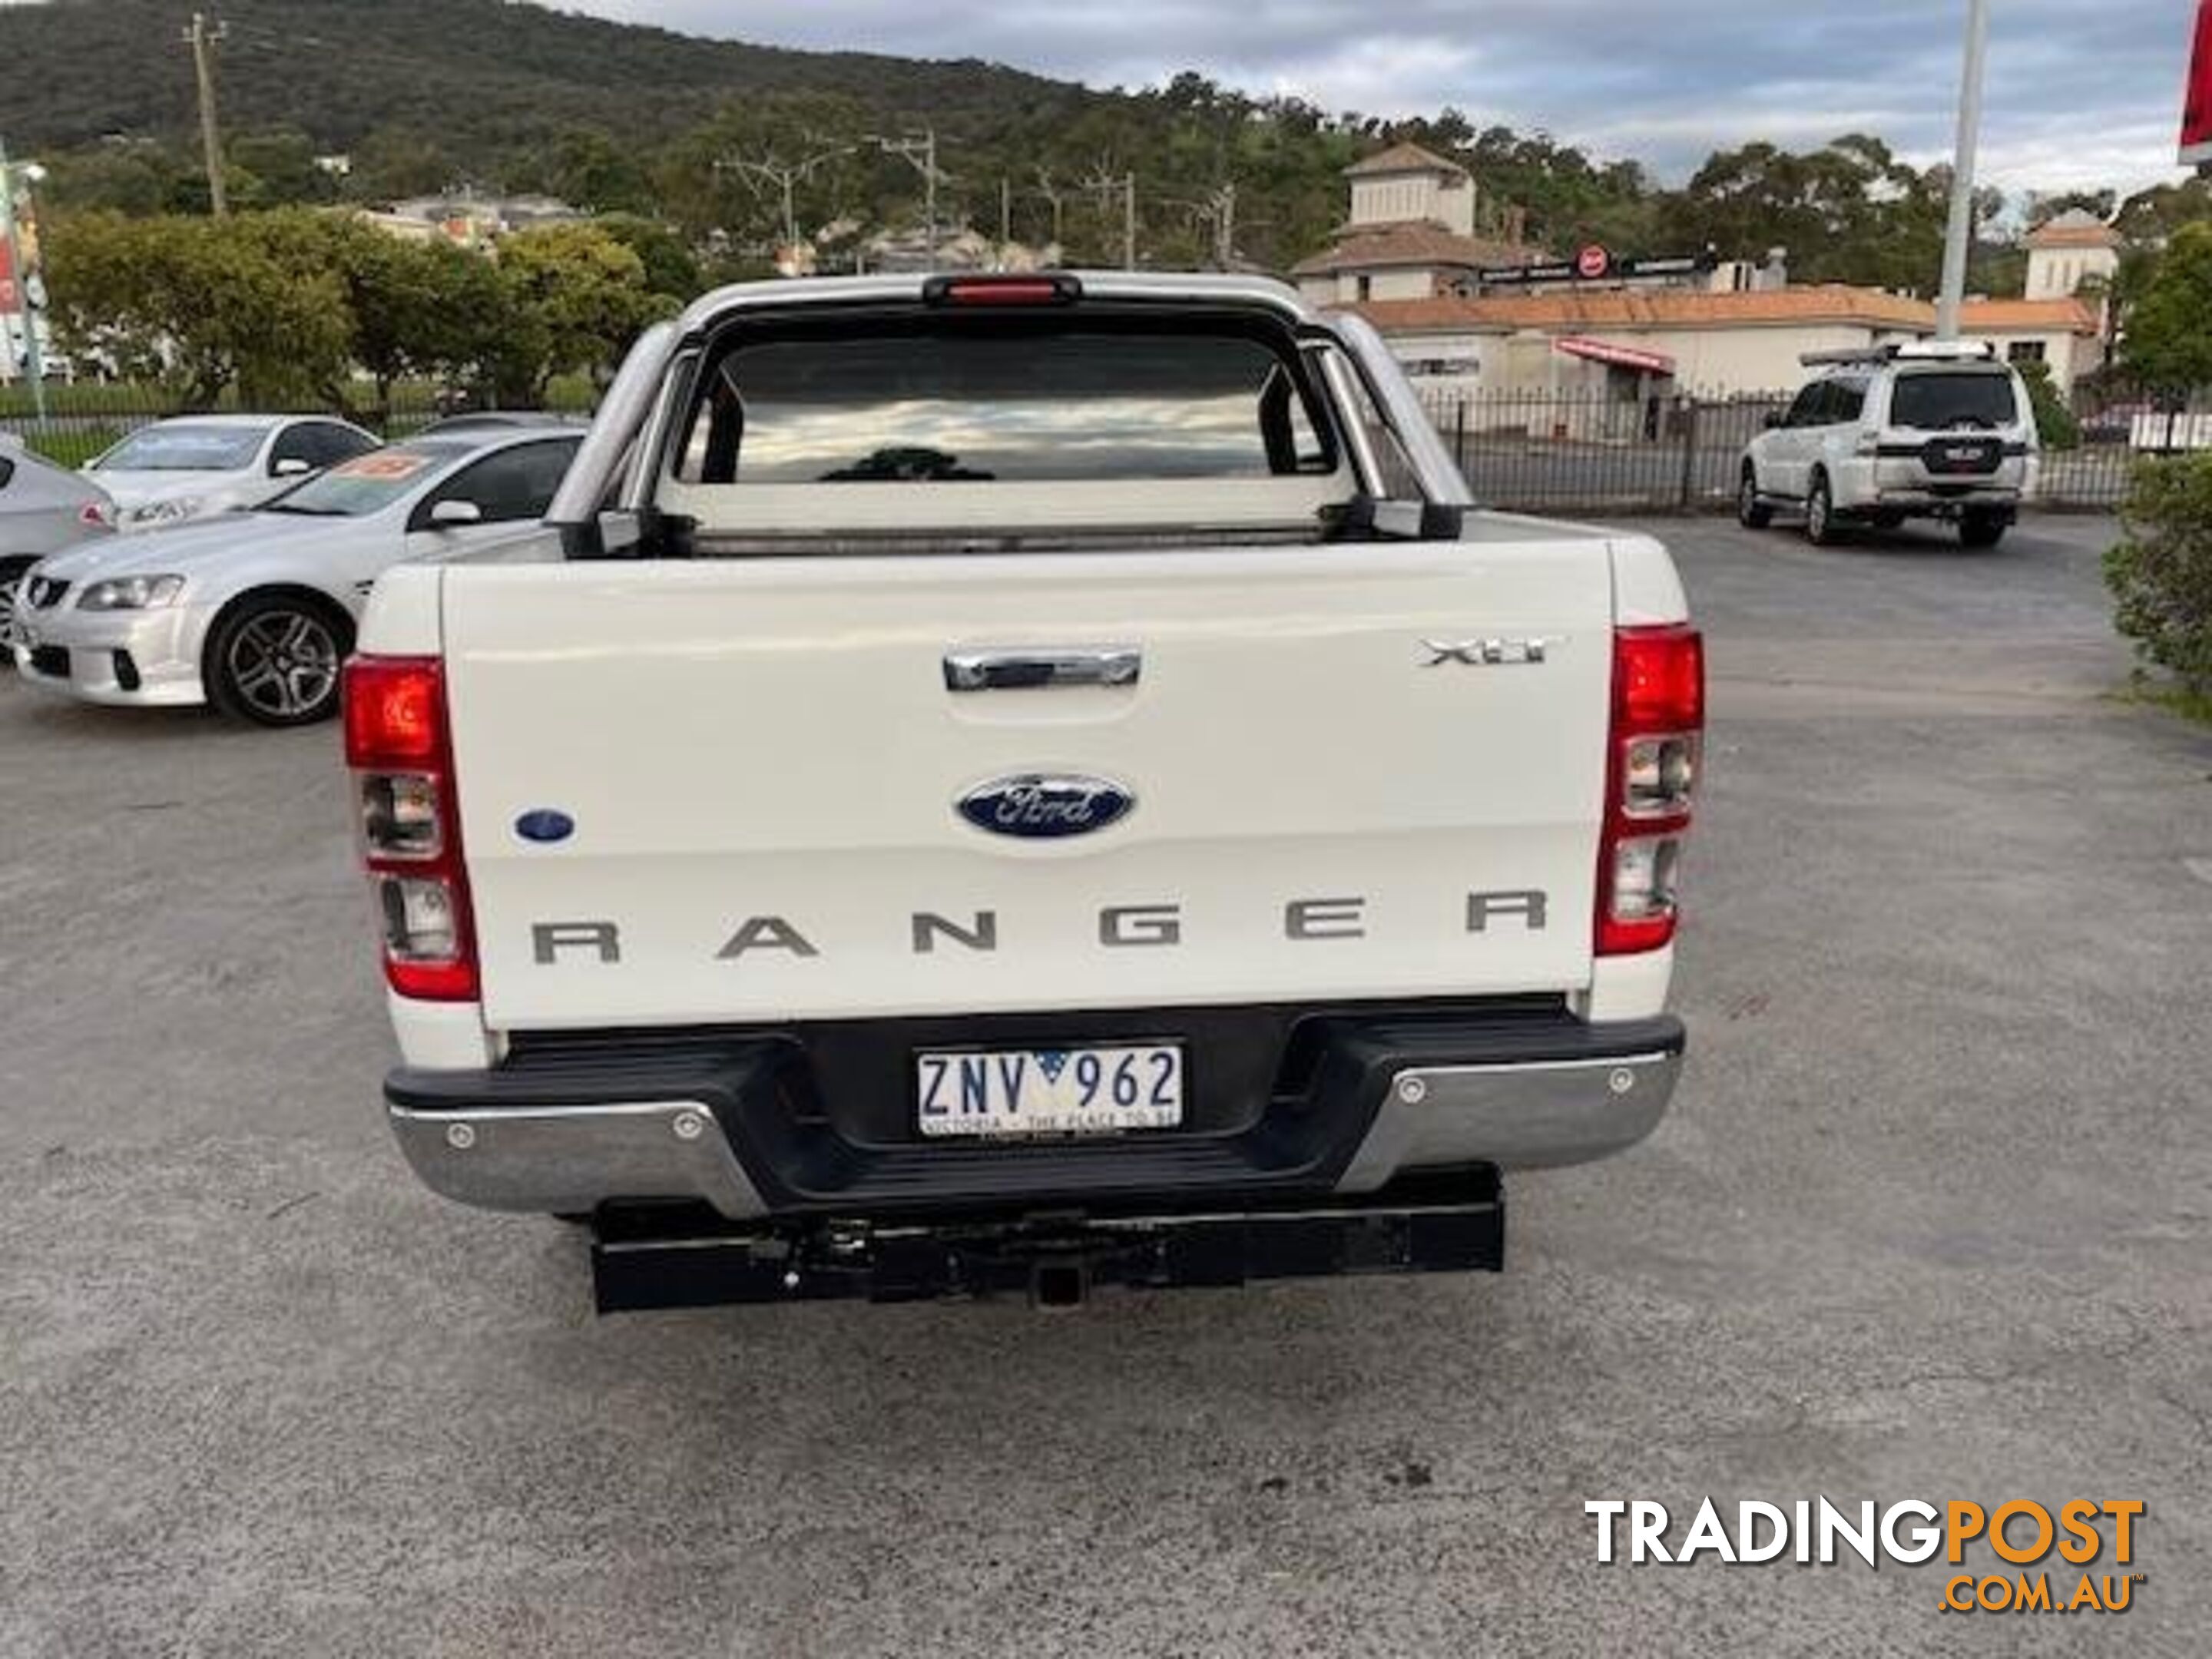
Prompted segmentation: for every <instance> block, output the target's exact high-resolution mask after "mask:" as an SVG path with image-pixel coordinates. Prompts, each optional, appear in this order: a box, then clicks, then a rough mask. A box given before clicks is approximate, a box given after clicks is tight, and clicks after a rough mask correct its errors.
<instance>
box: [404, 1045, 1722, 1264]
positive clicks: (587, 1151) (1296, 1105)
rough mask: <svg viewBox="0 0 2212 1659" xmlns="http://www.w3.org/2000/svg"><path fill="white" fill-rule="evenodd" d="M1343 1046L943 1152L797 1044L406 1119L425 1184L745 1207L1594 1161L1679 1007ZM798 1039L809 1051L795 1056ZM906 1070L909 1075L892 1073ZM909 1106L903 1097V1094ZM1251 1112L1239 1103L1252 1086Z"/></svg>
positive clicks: (1641, 1113)
mask: <svg viewBox="0 0 2212 1659" xmlns="http://www.w3.org/2000/svg"><path fill="white" fill-rule="evenodd" d="M1321 1024H1324V1025H1327V1026H1329V1027H1330V1028H1331V1035H1329V1036H1328V1040H1327V1042H1326V1044H1325V1048H1324V1051H1323V1058H1322V1060H1320V1061H1318V1062H1317V1063H1316V1064H1315V1065H1314V1066H1312V1067H1311V1068H1310V1076H1308V1077H1307V1079H1306V1080H1305V1081H1304V1083H1303V1084H1300V1085H1297V1086H1296V1088H1294V1089H1293V1091H1292V1092H1291V1093H1290V1094H1287V1095H1284V1094H1280V1093H1279V1094H1278V1095H1277V1096H1276V1097H1274V1098H1273V1100H1272V1101H1271V1102H1270V1103H1268V1105H1267V1109H1266V1110H1265V1112H1264V1113H1263V1114H1262V1115H1261V1117H1260V1118H1259V1119H1258V1120H1257V1121H1250V1120H1249V1112H1244V1113H1243V1114H1242V1115H1241V1116H1240V1118H1239V1121H1240V1122H1242V1123H1243V1125H1244V1127H1236V1128H1234V1129H1233V1130H1231V1131H1230V1132H1216V1133H1200V1134H1196V1135H1179V1134H1173V1133H1168V1134H1158V1135H1131V1136H1125V1137H1108V1138H1103V1139H1091V1140H1078V1141H1069V1142H1032V1143H1024V1144H1019V1145H1013V1146H1004V1147H988V1146H959V1147H954V1148H949V1149H948V1148H945V1147H942V1146H930V1145H920V1144H915V1143H914V1142H913V1140H912V1138H911V1137H910V1136H907V1137H901V1136H900V1135H899V1134H898V1133H897V1131H896V1127H884V1125H885V1123H886V1122H887V1120H886V1119H884V1118H883V1117H881V1116H878V1118H877V1119H876V1120H875V1123H876V1126H877V1127H875V1128H873V1129H872V1130H871V1129H866V1128H860V1129H856V1131H855V1133H854V1134H853V1135H852V1136H851V1137H850V1138H848V1137H847V1136H846V1135H845V1134H844V1133H842V1130H841V1128H840V1127H839V1125H838V1124H837V1123H836V1122H835V1121H831V1120H830V1118H829V1117H828V1116H825V1115H824V1111H823V1107H822V1106H821V1104H820V1103H818V1102H817V1103H814V1104H812V1105H807V1106H802V1105H800V1104H799V1102H802V1101H805V1100H810V1099H811V1098H812V1097H811V1095H809V1094H808V1093H807V1091H806V1090H805V1088H804V1087H803V1086H802V1087H800V1088H799V1093H798V1094H797V1095H791V1094H788V1093H787V1090H788V1089H789V1088H791V1087H792V1086H793V1085H791V1082H790V1079H792V1078H793V1076H794V1075H797V1076H799V1077H801V1078H802V1079H803V1077H804V1076H805V1060H804V1058H803V1056H799V1051H798V1050H797V1049H796V1048H794V1047H793V1044H791V1043H789V1042H760V1041H757V1040H752V1039H747V1038H744V1037H741V1036H710V1037H708V1038H703V1039H701V1040H699V1041H698V1042H696V1043H691V1042H687V1041H685V1040H683V1039H676V1040H667V1039H652V1038H647V1039H637V1040H631V1039H624V1038H621V1037H614V1038H611V1039H609V1040H608V1041H607V1042H605V1043H602V1044H596V1045H587V1046H586V1048H584V1049H583V1050H581V1051H579V1052H574V1053H569V1054H561V1055H556V1056H554V1057H552V1058H550V1059H541V1060H536V1061H534V1062H532V1063H528V1064H522V1065H513V1064H510V1065H508V1066H502V1067H500V1068H497V1069H495V1070H493V1071H490V1072H432V1071H421V1070H410V1069H403V1070H401V1071H399V1072H395V1073H392V1076H391V1077H390V1078H389V1079H386V1090H385V1092H386V1101H387V1109H388V1111H389V1113H390V1116H391V1121H392V1130H393V1133H394V1134H395V1135H396V1136H397V1137H398V1141H399V1145H400V1147H401V1150H402V1151H403V1152H404V1154H405V1156H406V1158H407V1161H408V1163H409V1164H411V1165H412V1166H413V1168H414V1170H415V1171H416V1174H417V1175H418V1176H420V1177H421V1178H422V1181H423V1182H424V1183H425V1184H427V1185H428V1187H430V1188H432V1189H433V1190H434V1191H435V1192H438V1193H440V1194H443V1195H444V1196H446V1197H447V1198H450V1199H453V1200H456V1201H458V1202H459V1203H463V1204H471V1205H475V1206H479V1207H483V1208H486V1209H494V1210H515V1211H535V1212H554V1213H562V1214H570V1213H574V1214H580V1213H582V1212H588V1211H592V1210H594V1209H597V1208H599V1206H602V1205H605V1204H619V1203H623V1202H626V1201H630V1200H690V1201H695V1202H699V1203H704V1204H707V1205H709V1206H712V1207H713V1208H714V1210H716V1211H718V1212H720V1214H722V1215H723V1216H725V1217H726V1218H729V1219H730V1220H732V1221H738V1222H744V1221H752V1220H757V1219H760V1218H764V1217H772V1216H791V1215H796V1214H812V1215H817V1216H843V1217H866V1216H876V1217H884V1216H888V1215H891V1214H908V1215H926V1214H933V1213H951V1212H977V1211H981V1210H990V1209H1000V1210H1018V1209H1023V1208H1026V1207H1032V1206H1037V1205H1040V1204H1042V1205H1044V1206H1048V1207H1069V1206H1073V1207H1074V1208H1077V1209H1083V1210H1088V1209H1091V1208H1093V1207H1097V1206H1113V1205H1130V1204H1136V1205H1146V1206H1153V1207H1155V1208H1159V1209H1164V1210H1170V1211H1172V1210H1182V1209H1188V1210H1194V1211H1197V1210H1209V1209H1219V1208H1221V1207H1222V1206H1224V1205H1225V1204H1226V1205H1229V1206H1234V1205H1235V1204H1237V1203H1238V1202H1241V1201H1245V1200H1250V1199H1254V1198H1257V1197H1261V1196H1267V1195H1297V1194H1307V1195H1313V1194H1330V1193H1334V1194H1342V1195H1345V1196H1346V1197H1357V1196H1359V1195H1363V1194H1373V1193H1376V1192H1378V1191H1380V1190H1381V1189H1382V1188H1385V1187H1388V1186H1389V1185H1390V1184H1391V1183H1392V1182H1397V1181H1399V1180H1401V1179H1402V1178H1404V1177H1407V1176H1412V1175H1415V1174H1418V1173H1419V1172H1421V1171H1424V1170H1443V1169H1464V1168H1467V1167H1469V1166H1472V1165H1476V1164H1489V1165H1493V1166H1495V1167H1498V1168H1500V1169H1509V1170H1510V1169H1516V1168H1521V1169H1525V1168H1534V1167H1543V1166H1549V1165H1558V1164H1581V1163H1587V1162H1589V1161H1591V1160H1593V1159H1595V1158H1605V1157H1607V1156H1609V1155H1611V1154H1613V1153H1614V1152H1621V1151H1623V1150H1625V1149H1626V1148H1627V1147H1629V1146H1634V1145H1635V1144H1636V1143H1637V1142H1638V1141H1639V1140H1641V1139H1644V1137H1645V1136H1646V1135H1648V1134H1650V1133H1651V1131H1652V1130H1653V1129H1654V1128H1655V1127H1657V1125H1658V1123H1659V1121H1660V1119H1661V1118H1662V1116H1663V1115H1665V1112H1666V1110H1667V1107H1668V1102H1669V1100H1670V1099H1671V1097H1673V1094H1674V1085H1675V1082H1676V1080H1677V1079H1678V1078H1679V1076H1680V1070H1681V1064H1682V1052H1683V1034H1682V1028H1681V1024H1680V1022H1679V1021H1677V1020H1674V1019H1672V1018H1659V1019H1655V1020H1643V1021H1637V1022H1633V1023H1631V1024H1622V1025H1617V1026H1603V1025H1600V1026H1588V1025H1580V1024H1574V1023H1572V1022H1567V1021H1551V1022H1547V1023H1542V1024H1534V1025H1531V1024H1527V1023H1525V1022H1524V1023H1522V1024H1517V1025H1516V1024H1494V1023H1484V1022H1479V1021H1478V1022H1471V1023H1468V1024H1455V1023H1450V1022H1442V1023H1440V1022H1438V1021H1437V1020H1436V1019H1434V1018H1419V1017H1416V1018H1398V1017H1388V1018H1377V1019H1374V1020H1371V1021H1370V1020H1325V1021H1322V1022H1321ZM795 1056H798V1057H795ZM894 1086H895V1085H894ZM894 1109H895V1108H894ZM1229 1110H1230V1112H1231V1113H1237V1112H1239V1110H1240V1109H1239V1108H1237V1106H1236V1105H1235V1104H1234V1103H1231V1105H1230V1107H1229ZM888 1121H889V1122H890V1123H891V1124H893V1125H894V1126H895V1124H896V1117H894V1118H893V1119H891V1120H888Z"/></svg>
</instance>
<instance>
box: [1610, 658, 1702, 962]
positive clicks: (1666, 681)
mask: <svg viewBox="0 0 2212 1659" xmlns="http://www.w3.org/2000/svg"><path fill="white" fill-rule="evenodd" d="M1704 749H1705V639H1704V636H1703V635H1700V634H1699V632H1698V630H1697V629H1694V628H1692V627H1690V626H1688V625H1687V624H1686V623H1668V624H1666V625H1664V626H1662V627H1657V628H1622V629H1616V630H1615V631H1614V633H1613V719H1612V729H1611V734H1610V737H1609V738H1608V747H1607V764H1606V800H1605V827H1604V830H1603V833H1602V834H1601V836H1600V837H1599V842H1598V866H1597V935H1596V946H1597V954H1598V955H1600V956H1601V957H1619V956H1632V955H1635V954H1637V953H1638V952H1640V951H1656V950H1658V949H1659V948H1660V947H1661V946H1662V945H1666V944H1668V943H1669V942H1670V941H1671V940H1672V939H1674V921H1675V915H1676V896H1677V891H1678V888H1679V884H1680V872H1681V864H1682V843H1683V840H1684V838H1685V837H1686V836H1688V834H1689V831H1690V812H1691V804H1692V797H1693V796H1694V795H1695V793H1696V792H1697V783H1698V769H1699V764H1700V763H1701V762H1702V760H1703V758H1704Z"/></svg>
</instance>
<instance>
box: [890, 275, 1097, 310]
mask: <svg viewBox="0 0 2212 1659" xmlns="http://www.w3.org/2000/svg"><path fill="white" fill-rule="evenodd" d="M1082 297H1083V284H1082V283H1081V282H1080V281H1079V280H1078V279H1077V278H1075V277H1073V276H1067V275H1066V274H1065V273H1058V272H1056V273H1054V274H1052V275H1049V276H933V277H931V278H930V279H929V280H928V281H927V282H926V283H923V284H922V285H921V300H922V303H923V304H924V305H932V306H1065V305H1073V304H1074V303H1075V301H1078V300H1079V299H1081V298H1082Z"/></svg>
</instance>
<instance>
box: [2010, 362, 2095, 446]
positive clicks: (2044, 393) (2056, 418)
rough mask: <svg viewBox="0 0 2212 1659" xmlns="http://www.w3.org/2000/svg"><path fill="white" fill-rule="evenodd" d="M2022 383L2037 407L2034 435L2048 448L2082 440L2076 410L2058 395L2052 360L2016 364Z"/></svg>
mask: <svg viewBox="0 0 2212 1659" xmlns="http://www.w3.org/2000/svg"><path fill="white" fill-rule="evenodd" d="M2013 367H2014V368H2017V369H2018V370H2019V371H2020V378H2021V384H2022V385H2024V386H2027V401H2028V402H2029V403H2030V404H2033V406H2034V410H2035V435H2036V436H2037V437H2038V438H2039V439H2041V440H2042V441H2043V447H2045V449H2071V448H2073V447H2075V445H2076V444H2078V443H2080V442H2081V422H2079V421H2077V420H2075V418H2074V411H2073V410H2070V409H2069V408H2067V407H2066V400H2065V399H2064V398H2062V397H2060V396H2059V395H2058V387H2057V383H2056V382H2054V381H2053V380H2051V365H2050V364H2049V363H2035V362H2028V363H2015V364H2014V365H2013Z"/></svg>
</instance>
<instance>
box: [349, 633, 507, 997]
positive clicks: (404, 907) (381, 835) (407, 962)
mask: <svg viewBox="0 0 2212 1659" xmlns="http://www.w3.org/2000/svg"><path fill="white" fill-rule="evenodd" d="M343 696H344V704H345V746H346V764H347V765H348V766H349V767H351V768H352V769H353V774H354V787H355V799H356V804H357V805H358V807H359V817H358V819H357V821H356V829H357V835H358V837H359V843H360V847H361V855H362V865H363V866H365V867H366V868H367V870H368V878H369V884H370V886H371V888H372V889H373V890H374V895H375V899H376V915H377V922H378V927H379V929H380V933H381V935H382V939H383V946H384V976H385V980H386V983H388V984H389V985H390V986H391V987H392V990H394V991H395V992H397V993H398V994H399V995H401V996H404V997H413V998H416V999H418V1000H423V1001H428V1002H471V1001H474V1000H476V996H477V957H476V937H475V928H474V926H473V921H472V919H471V915H470V906H469V887H468V877H467V873H466V871H465V868H464V866H463V865H462V862H461V836H460V810H459V803H458V802H457V801H456V799H454V794H453V744H452V741H451V737H450V734H449V732H448V731H447V721H446V682H445V671H444V668H443V667H442V665H441V664H440V663H439V661H438V659H436V658H435V657H355V658H353V659H350V660H349V661H348V662H347V664H346V665H345V674H344V680H343Z"/></svg>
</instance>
